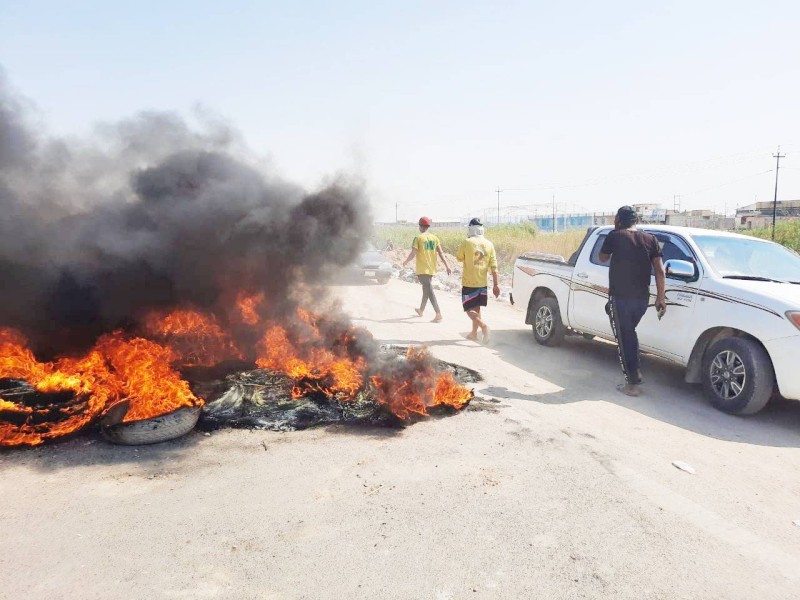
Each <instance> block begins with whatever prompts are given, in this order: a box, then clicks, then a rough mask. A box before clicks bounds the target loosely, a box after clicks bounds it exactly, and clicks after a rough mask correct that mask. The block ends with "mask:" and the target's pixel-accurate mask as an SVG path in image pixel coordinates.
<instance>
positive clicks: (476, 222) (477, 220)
mask: <svg viewBox="0 0 800 600" xmlns="http://www.w3.org/2000/svg"><path fill="white" fill-rule="evenodd" d="M473 225H480V226H481V227H483V223H481V220H480V219H479V218H478V217H475V218H474V219H472V220H471V221H470V222H469V226H470V227H472V226H473Z"/></svg>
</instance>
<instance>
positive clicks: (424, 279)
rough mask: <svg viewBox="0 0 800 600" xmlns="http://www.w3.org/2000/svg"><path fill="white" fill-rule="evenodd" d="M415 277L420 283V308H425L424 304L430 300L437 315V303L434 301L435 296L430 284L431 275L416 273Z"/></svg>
mask: <svg viewBox="0 0 800 600" xmlns="http://www.w3.org/2000/svg"><path fill="white" fill-rule="evenodd" d="M417 279H419V282H420V283H421V284H422V305H421V306H420V310H425V306H426V305H427V304H428V300H430V301H431V306H432V307H433V310H435V311H436V314H437V315H438V314H439V312H440V311H439V303H438V302H437V301H436V296H435V295H434V293H433V286H432V285H431V281H432V280H433V275H417Z"/></svg>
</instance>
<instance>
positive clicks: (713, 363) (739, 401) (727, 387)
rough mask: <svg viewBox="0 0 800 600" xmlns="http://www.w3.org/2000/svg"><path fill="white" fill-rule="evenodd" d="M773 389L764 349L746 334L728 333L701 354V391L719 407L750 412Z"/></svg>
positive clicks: (764, 401) (759, 406)
mask: <svg viewBox="0 0 800 600" xmlns="http://www.w3.org/2000/svg"><path fill="white" fill-rule="evenodd" d="M774 390H775V370H774V369H773V367H772V361H771V360H770V359H769V355H768V354H767V352H766V350H764V348H762V347H761V346H760V345H759V344H757V343H756V342H754V341H752V340H749V339H747V338H741V337H730V338H725V339H722V340H719V341H718V342H716V343H714V344H712V346H711V347H710V348H709V349H708V350H706V353H705V354H704V355H703V391H704V392H705V394H706V396H707V397H708V398H709V399H710V400H711V404H713V405H714V406H715V407H716V408H718V409H719V410H721V411H723V412H726V413H729V414H732V415H752V414H755V413H757V412H758V411H760V410H761V409H762V408H764V406H766V404H767V402H769V399H770V398H771V397H772V394H773V391H774Z"/></svg>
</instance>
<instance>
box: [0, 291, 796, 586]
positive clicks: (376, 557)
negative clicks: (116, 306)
mask: <svg viewBox="0 0 800 600" xmlns="http://www.w3.org/2000/svg"><path fill="white" fill-rule="evenodd" d="M337 291H338V293H339V294H340V296H341V297H342V299H343V305H344V307H345V308H346V309H347V310H348V311H349V312H350V313H351V314H352V315H353V317H354V318H355V319H357V321H358V323H360V324H362V325H364V326H365V327H367V328H369V329H370V330H371V331H372V332H373V333H374V334H375V335H376V336H377V337H379V338H381V339H383V340H386V341H391V342H395V343H402V344H407V343H426V344H428V345H429V346H430V348H431V351H432V352H434V353H435V354H436V355H437V356H439V357H440V358H443V359H445V360H450V361H453V362H458V363H461V364H464V365H466V366H469V367H472V368H475V369H478V370H479V371H480V372H481V373H482V374H483V376H484V377H485V381H484V382H481V383H480V384H478V385H477V387H476V392H477V393H478V394H479V395H480V396H483V397H484V398H486V399H487V400H485V401H482V402H475V403H474V405H473V407H472V409H471V410H468V411H465V412H463V413H461V414H459V415H456V416H453V417H449V418H442V419H436V420H430V421H426V422H423V423H419V424H416V425H414V426H413V427H409V428H407V429H405V430H403V431H400V432H395V431H387V430H380V429H352V428H343V427H333V428H328V429H319V430H314V431H305V432H295V433H271V432H248V431H221V432H217V433H215V434H213V435H212V436H211V437H204V436H203V435H201V434H191V435H189V436H187V437H185V438H183V439H182V440H179V441H176V442H173V443H168V444H162V445H160V446H153V447H142V448H138V449H136V448H121V447H112V446H109V445H106V444H105V443H103V442H102V441H99V440H96V439H92V438H85V437H84V438H77V439H74V440H71V441H68V442H66V443H63V444H59V445H56V446H53V447H48V448H40V449H31V450H25V451H15V452H3V453H0V497H2V510H0V597H2V598H142V597H147V598H337V599H338V598H370V599H374V598H414V599H417V598H431V599H446V598H454V599H455V598H630V599H642V598H663V599H670V600H672V599H677V598H704V599H707V598H726V599H729V598H732V599H736V598H759V599H763V598H787V599H788V598H797V597H798V591H797V590H798V589H800V527H798V526H795V525H793V524H792V521H793V520H800V450H798V448H799V447H800V403H798V404H794V403H788V402H782V403H779V404H776V405H774V406H769V407H768V408H767V409H765V411H764V412H763V413H761V414H759V415H756V416H755V417H750V418H746V419H742V418H735V417H729V416H726V415H723V414H721V413H719V412H717V411H715V410H714V409H713V408H711V407H709V406H708V405H707V404H706V402H705V401H704V399H703V398H702V395H701V393H700V390H699V389H697V388H695V387H693V386H688V385H686V384H684V383H682V373H681V370H680V369H679V368H676V367H673V366H671V365H669V364H667V363H664V362H661V361H658V360H655V359H646V360H645V363H644V371H645V376H646V378H647V386H646V395H645V396H642V397H641V398H638V399H632V398H628V397H626V396H623V395H621V394H619V393H618V392H616V391H615V388H614V386H615V384H616V383H617V382H618V381H619V379H620V377H619V373H618V371H617V369H618V366H617V361H616V357H615V348H614V347H613V346H611V345H609V344H606V343H603V342H596V341H586V340H583V339H569V340H568V341H567V342H566V344H565V345H564V346H563V347H561V348H557V349H546V348H542V347H538V346H536V345H535V344H534V343H533V340H532V336H531V334H530V331H529V329H527V328H526V327H525V326H524V325H523V324H522V315H521V313H519V312H518V311H517V310H515V309H513V308H511V307H510V306H508V305H506V304H501V303H496V302H492V303H491V304H490V306H489V309H488V315H489V320H490V322H491V324H492V325H493V329H494V331H493V342H492V344H491V345H490V346H489V347H484V346H481V345H479V344H475V343H472V342H469V341H467V340H465V339H464V338H463V337H462V334H463V333H465V332H466V330H467V320H466V318H465V317H464V316H463V314H462V313H461V311H460V307H459V305H458V299H457V298H456V297H453V296H444V297H440V302H441V303H442V306H443V310H444V312H445V317H446V319H445V321H444V322H443V323H440V324H433V323H429V322H427V319H419V318H417V317H413V318H412V317H411V316H409V315H410V314H412V315H413V312H412V310H411V308H412V306H414V305H415V304H416V302H417V299H418V294H419V290H418V288H417V287H416V286H414V285H411V284H407V283H403V282H398V281H392V282H390V284H389V285H387V286H377V285H354V286H350V287H342V288H339V289H338V290H337ZM431 316H432V315H431ZM489 399H496V401H490V400H489ZM673 460H682V461H685V462H688V463H690V464H691V465H692V466H694V468H695V469H696V474H694V475H689V474H687V473H684V472H682V471H679V470H678V469H676V468H675V467H673V466H672V465H671V462H672V461H673Z"/></svg>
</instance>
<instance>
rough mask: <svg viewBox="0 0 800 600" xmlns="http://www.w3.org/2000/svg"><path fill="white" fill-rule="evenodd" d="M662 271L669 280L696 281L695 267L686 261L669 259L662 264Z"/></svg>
mask: <svg viewBox="0 0 800 600" xmlns="http://www.w3.org/2000/svg"><path fill="white" fill-rule="evenodd" d="M664 271H665V272H666V274H667V277H669V278H671V279H680V280H681V281H697V266H696V265H694V264H693V263H690V262H689V261H688V260H677V259H674V258H671V259H669V260H668V261H667V262H666V263H664Z"/></svg>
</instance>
